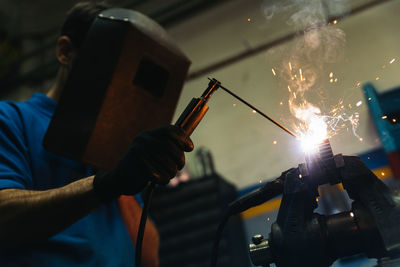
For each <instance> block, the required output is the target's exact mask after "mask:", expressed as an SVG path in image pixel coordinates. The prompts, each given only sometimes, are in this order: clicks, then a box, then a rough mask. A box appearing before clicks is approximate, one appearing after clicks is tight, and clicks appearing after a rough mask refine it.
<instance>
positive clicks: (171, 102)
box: [43, 8, 190, 170]
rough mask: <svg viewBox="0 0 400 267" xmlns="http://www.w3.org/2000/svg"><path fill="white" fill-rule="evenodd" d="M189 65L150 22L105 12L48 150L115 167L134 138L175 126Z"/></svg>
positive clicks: (78, 65) (75, 70)
mask: <svg viewBox="0 0 400 267" xmlns="http://www.w3.org/2000/svg"><path fill="white" fill-rule="evenodd" d="M189 65H190V61H189V59H188V58H187V57H186V56H185V55H184V54H183V53H182V52H181V51H180V50H179V48H178V47H177V46H176V45H175V44H174V42H173V41H172V40H171V38H170V37H169V36H168V34H167V33H166V31H165V30H164V29H163V28H162V27H161V26H160V25H158V24H157V23H156V22H154V21H153V20H151V19H150V18H148V17H146V16H145V15H143V14H141V13H139V12H136V11H132V10H127V9H122V8H113V9H107V10H105V11H103V12H101V13H100V14H99V15H98V16H97V18H96V19H95V20H94V22H93V23H92V25H91V27H90V29H89V31H88V33H87V35H86V38H85V40H84V42H83V44H82V46H81V48H80V49H79V52H78V55H77V58H76V59H75V62H74V64H73V66H72V68H71V71H70V75H69V77H68V80H67V82H66V85H65V88H64V90H63V92H62V95H61V97H60V100H59V103H58V106H57V108H56V111H55V113H54V115H53V118H52V120H51V122H50V125H49V128H48V130H47V133H46V136H45V138H44V141H43V144H44V147H45V148H46V149H47V150H48V151H50V152H54V153H56V154H60V155H63V156H65V157H67V158H70V159H73V160H76V161H79V162H83V163H85V164H88V165H91V166H93V167H96V168H101V169H105V170H107V169H110V168H112V167H113V166H114V165H115V164H116V163H117V162H118V161H119V160H120V159H121V158H122V157H123V155H124V154H125V153H126V150H127V149H128V147H129V145H130V143H131V142H132V140H133V138H134V137H135V135H137V134H138V133H139V132H141V131H143V130H147V129H152V128H155V127H158V126H161V125H165V124H169V123H170V122H171V119H172V116H173V114H174V111H175V108H176V105H177V101H178V99H179V96H180V92H181V89H182V86H183V82H184V79H185V77H186V74H187V71H188V68H189Z"/></svg>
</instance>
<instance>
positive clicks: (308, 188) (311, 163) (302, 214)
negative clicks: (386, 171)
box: [249, 140, 400, 267]
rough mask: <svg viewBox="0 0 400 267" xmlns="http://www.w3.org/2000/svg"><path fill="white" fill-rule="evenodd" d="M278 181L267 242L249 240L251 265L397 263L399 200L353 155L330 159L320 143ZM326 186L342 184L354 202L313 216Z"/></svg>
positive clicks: (327, 146) (256, 238)
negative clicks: (358, 259)
mask: <svg viewBox="0 0 400 267" xmlns="http://www.w3.org/2000/svg"><path fill="white" fill-rule="evenodd" d="M278 179H280V180H279V181H280V184H282V191H281V193H283V197H282V202H281V205H280V208H279V213H278V217H277V220H276V222H275V223H274V224H273V225H272V227H271V232H270V234H269V236H268V238H264V237H263V236H262V235H256V236H254V237H253V243H251V244H250V247H249V250H250V257H251V260H252V262H253V264H254V265H256V266H269V264H270V263H275V264H276V265H277V266H278V267H289V266H290V267H295V266H301V267H302V266H304V267H306V266H307V267H314V266H315V267H317V266H318V267H323V266H329V265H331V264H332V263H333V262H334V261H335V260H336V259H338V258H341V257H346V256H351V255H355V254H359V253H365V254H366V255H367V256H368V257H369V258H377V259H381V260H380V263H381V265H380V266H385V265H383V264H384V262H385V261H386V262H389V263H390V264H392V263H393V261H397V259H398V257H399V256H400V254H399V253H400V227H399V222H400V197H399V196H396V195H395V194H394V192H392V191H391V190H390V189H389V188H388V187H387V186H386V185H385V184H384V183H383V182H382V181H380V180H379V179H378V178H377V177H376V176H375V175H374V174H373V173H372V172H371V171H370V170H369V169H368V168H367V167H366V166H365V165H364V164H363V163H362V161H361V160H360V159H359V158H358V157H346V156H342V155H341V154H338V155H333V153H332V150H331V147H330V144H329V141H328V140H326V141H325V142H323V143H322V144H321V145H320V146H319V152H318V153H316V154H313V155H308V156H307V157H306V163H303V164H300V165H299V166H298V167H297V168H294V169H291V170H289V171H288V172H287V173H286V174H285V175H284V176H281V177H280V178H278ZM275 183H276V181H275ZM327 183H329V184H337V183H342V185H343V187H344V189H345V190H346V191H347V194H348V195H349V197H350V198H351V199H353V200H354V201H353V203H352V208H351V210H349V211H345V212H340V213H337V214H332V215H328V216H326V215H321V214H318V213H314V212H313V211H314V209H315V208H317V206H318V202H317V197H318V187H319V186H320V185H323V184H327ZM275 195H276V194H275ZM397 263H398V262H397ZM387 266H389V265H387ZM390 266H395V265H390Z"/></svg>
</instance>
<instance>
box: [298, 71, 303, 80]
mask: <svg viewBox="0 0 400 267" xmlns="http://www.w3.org/2000/svg"><path fill="white" fill-rule="evenodd" d="M299 74H300V81H303V72H302V71H301V69H299Z"/></svg>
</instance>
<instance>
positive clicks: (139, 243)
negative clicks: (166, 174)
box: [135, 182, 156, 267]
mask: <svg viewBox="0 0 400 267" xmlns="http://www.w3.org/2000/svg"><path fill="white" fill-rule="evenodd" d="M155 186H156V184H155V183H154V182H151V183H150V185H149V186H148V187H147V188H146V189H145V191H147V194H146V199H143V209H142V216H141V217H140V223H139V229H138V234H137V238H136V246H135V266H136V267H140V266H142V247H143V236H144V230H145V227H146V221H147V214H148V213H149V208H150V203H151V199H152V197H153V192H154V188H155Z"/></svg>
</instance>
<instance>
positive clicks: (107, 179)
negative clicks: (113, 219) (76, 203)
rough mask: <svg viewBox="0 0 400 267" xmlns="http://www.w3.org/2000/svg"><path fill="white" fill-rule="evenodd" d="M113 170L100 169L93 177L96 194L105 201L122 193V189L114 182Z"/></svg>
mask: <svg viewBox="0 0 400 267" xmlns="http://www.w3.org/2000/svg"><path fill="white" fill-rule="evenodd" d="M113 178H114V175H113V172H112V171H108V172H106V171H100V172H99V173H97V174H96V176H95V177H94V179H93V189H94V192H95V194H96V195H97V196H98V197H99V198H100V199H101V200H102V201H103V202H110V201H112V200H113V199H115V198H117V197H119V196H120V195H121V189H119V188H118V187H117V185H116V184H115V182H113Z"/></svg>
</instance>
